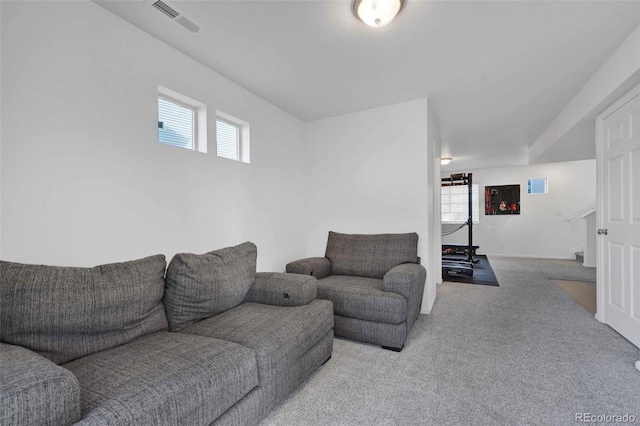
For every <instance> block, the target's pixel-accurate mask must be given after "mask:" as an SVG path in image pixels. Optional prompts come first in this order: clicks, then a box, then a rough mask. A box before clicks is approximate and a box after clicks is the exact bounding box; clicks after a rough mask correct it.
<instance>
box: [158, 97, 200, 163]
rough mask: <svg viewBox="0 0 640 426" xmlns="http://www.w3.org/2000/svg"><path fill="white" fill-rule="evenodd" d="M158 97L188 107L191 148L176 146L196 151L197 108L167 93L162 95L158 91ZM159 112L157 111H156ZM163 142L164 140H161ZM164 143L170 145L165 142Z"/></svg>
mask: <svg viewBox="0 0 640 426" xmlns="http://www.w3.org/2000/svg"><path fill="white" fill-rule="evenodd" d="M158 99H162V100H163V101H166V102H169V103H172V104H175V105H178V106H181V107H182V108H184V109H188V110H189V111H191V148H184V147H177V148H183V149H189V150H190V151H197V150H198V149H197V148H198V147H197V145H198V143H197V140H198V110H197V108H196V107H194V106H191V105H189V104H186V103H184V102H181V101H179V100H177V99H174V98H172V97H169V96H167V95H163V94H161V93H158ZM158 113H159V111H158ZM158 122H160V117H158ZM161 143H164V142H161ZM165 145H170V144H167V143H165ZM170 146H175V145H170Z"/></svg>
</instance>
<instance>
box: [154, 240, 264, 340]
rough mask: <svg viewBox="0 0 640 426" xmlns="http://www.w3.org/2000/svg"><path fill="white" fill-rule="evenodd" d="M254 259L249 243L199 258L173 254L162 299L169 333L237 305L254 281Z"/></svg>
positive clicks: (255, 254) (252, 247) (254, 248)
mask: <svg viewBox="0 0 640 426" xmlns="http://www.w3.org/2000/svg"><path fill="white" fill-rule="evenodd" d="M257 256H258V250H257V248H256V246H255V244H253V243H251V242H246V243H242V244H240V245H238V246H235V247H227V248H223V249H220V250H215V251H212V252H209V253H206V254H202V255H197V254H189V253H180V254H176V255H175V256H174V258H173V259H172V260H171V263H170V264H169V268H168V269H167V284H166V289H165V294H164V299H163V300H164V305H165V309H166V311H167V318H168V320H169V330H170V331H178V330H181V329H183V328H185V327H186V326H188V325H191V324H193V323H195V322H197V321H200V320H202V319H205V318H209V317H212V316H214V315H218V314H220V313H222V312H225V311H228V310H229V309H232V308H235V307H236V306H238V305H240V304H241V303H242V302H243V301H244V298H245V296H246V295H247V292H248V291H249V289H250V288H251V286H252V285H253V282H254V281H255V278H256V259H257Z"/></svg>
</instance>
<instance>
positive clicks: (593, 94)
mask: <svg viewBox="0 0 640 426" xmlns="http://www.w3.org/2000/svg"><path fill="white" fill-rule="evenodd" d="M639 82H640V26H638V27H636V29H635V30H633V32H632V33H631V34H630V35H629V37H627V38H626V40H625V41H623V42H622V44H621V45H620V46H618V48H617V49H616V51H615V52H613V54H612V55H611V56H610V57H609V59H607V61H606V62H605V63H604V64H603V65H602V66H601V67H600V69H598V71H597V72H596V73H595V74H594V75H593V77H591V78H590V79H589V81H588V82H587V84H585V85H584V86H583V87H582V89H580V91H579V92H578V93H577V94H576V96H575V97H574V98H573V99H572V100H571V102H569V103H568V104H567V106H566V107H565V108H564V109H563V110H562V112H561V113H560V114H558V116H557V117H556V118H555V119H554V120H553V122H552V123H551V124H550V125H549V127H547V129H546V130H545V131H544V132H543V133H542V135H540V137H539V138H538V139H537V140H536V141H535V142H534V143H533V145H531V146H530V147H529V163H530V164H533V163H542V162H545V161H554V155H555V156H556V157H555V158H557V156H558V155H562V156H563V157H566V156H567V154H569V155H570V154H571V152H567V151H566V150H565V149H563V148H562V145H563V144H565V143H566V142H569V144H570V145H571V146H573V145H575V143H571V142H572V141H571V140H570V139H571V137H569V138H568V139H569V140H567V139H565V138H566V137H567V135H570V134H571V132H572V130H575V128H576V126H577V127H578V129H579V128H580V127H581V126H583V125H584V122H585V121H590V120H593V119H595V117H596V115H598V114H600V112H602V111H603V110H604V109H605V108H607V107H608V106H609V105H611V104H612V103H613V102H615V101H616V100H617V99H618V98H620V96H622V95H623V94H624V93H626V92H627V91H628V90H630V89H631V88H632V87H634V86H636V85H637V84H638V83H639ZM573 142H575V141H573ZM586 143H588V144H589V145H591V144H594V143H595V132H593V133H592V138H590V139H589V140H588V141H586ZM554 145H560V147H557V146H554ZM589 151H590V152H593V153H594V154H595V151H592V150H591V146H589ZM567 159H568V158H567ZM572 159H574V158H573V157H572Z"/></svg>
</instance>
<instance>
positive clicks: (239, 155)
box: [216, 115, 242, 161]
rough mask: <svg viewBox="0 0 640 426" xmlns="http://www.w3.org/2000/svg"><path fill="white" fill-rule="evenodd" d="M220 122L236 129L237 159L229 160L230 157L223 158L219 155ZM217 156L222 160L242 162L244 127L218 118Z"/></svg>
mask: <svg viewBox="0 0 640 426" xmlns="http://www.w3.org/2000/svg"><path fill="white" fill-rule="evenodd" d="M218 122H222V123H224V124H226V125H228V126H231V127H235V129H236V132H237V133H236V134H237V137H236V154H237V155H236V158H228V157H223V156H221V155H220V154H218ZM216 155H217V156H218V157H220V158H226V159H227V160H233V161H242V160H241V159H242V126H241V125H239V124H237V123H234V122H233V121H231V120H227V119H225V118H222V117H220V116H219V115H218V116H216Z"/></svg>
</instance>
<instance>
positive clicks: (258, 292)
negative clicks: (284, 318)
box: [245, 272, 317, 306]
mask: <svg viewBox="0 0 640 426" xmlns="http://www.w3.org/2000/svg"><path fill="white" fill-rule="evenodd" d="M316 292H317V286H316V279H315V278H314V277H310V276H306V275H298V274H285V273H280V272H258V273H257V274H256V280H255V282H254V283H253V285H252V286H251V288H250V289H249V292H248V293H247V296H246V297H245V302H255V303H264V304H267V305H276V306H302V305H306V304H307V303H309V302H311V301H312V300H314V299H315V298H316Z"/></svg>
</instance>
